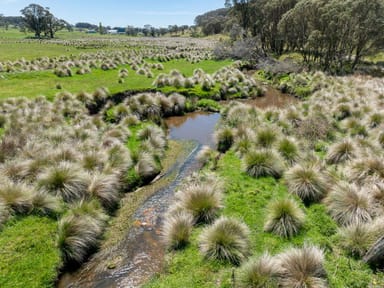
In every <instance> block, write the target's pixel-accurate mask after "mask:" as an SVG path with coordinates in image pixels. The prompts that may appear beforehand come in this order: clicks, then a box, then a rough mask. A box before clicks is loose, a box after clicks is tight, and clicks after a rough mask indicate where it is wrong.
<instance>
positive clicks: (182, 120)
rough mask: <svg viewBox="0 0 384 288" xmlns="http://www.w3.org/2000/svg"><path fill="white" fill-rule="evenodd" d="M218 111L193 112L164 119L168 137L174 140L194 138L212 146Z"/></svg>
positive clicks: (218, 116)
mask: <svg viewBox="0 0 384 288" xmlns="http://www.w3.org/2000/svg"><path fill="white" fill-rule="evenodd" d="M219 119H220V114H219V113H207V112H201V111H199V112H193V113H188V114H187V115H184V116H177V117H169V118H167V119H166V120H165V122H166V124H167V126H168V128H169V137H170V138H171V139H176V140H195V141H197V142H198V143H200V144H202V145H208V146H211V147H212V148H213V147H214V141H213V132H214V131H215V126H216V123H217V121H219Z"/></svg>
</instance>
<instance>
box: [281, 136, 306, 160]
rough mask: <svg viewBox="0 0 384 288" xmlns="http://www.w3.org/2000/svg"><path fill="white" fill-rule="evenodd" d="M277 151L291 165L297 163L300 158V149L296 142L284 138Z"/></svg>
mask: <svg viewBox="0 0 384 288" xmlns="http://www.w3.org/2000/svg"><path fill="white" fill-rule="evenodd" d="M276 148H277V151H278V152H279V153H280V155H281V156H282V157H283V158H284V159H285V161H287V162H288V163H289V164H293V163H295V162H296V161H297V160H299V158H300V153H299V147H298V144H297V143H296V141H295V140H293V139H290V138H284V139H282V140H280V141H279V142H278V143H277V147H276Z"/></svg>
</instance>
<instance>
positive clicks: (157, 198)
mask: <svg viewBox="0 0 384 288" xmlns="http://www.w3.org/2000/svg"><path fill="white" fill-rule="evenodd" d="M296 101H297V100H296V99H295V98H294V97H292V96H289V95H285V94H281V93H280V92H279V91H277V90H274V89H272V88H269V89H268V90H267V93H266V95H265V96H264V97H259V98H256V99H252V100H246V101H244V102H245V103H248V104H251V105H254V106H257V107H259V108H267V107H277V108H282V107H284V106H287V105H289V104H293V103H294V102H296ZM219 119H220V114H219V113H206V112H193V113H188V114H186V115H184V116H177V117H170V118H168V119H166V120H165V121H166V124H167V126H168V128H169V134H168V137H169V138H170V139H173V140H177V141H183V143H184V142H185V143H186V146H188V150H187V151H188V153H184V154H183V156H181V157H177V159H175V160H174V164H173V165H171V166H170V168H169V169H168V170H167V171H165V173H164V174H162V177H161V178H163V179H164V178H167V177H168V178H169V180H168V181H165V183H164V184H163V185H160V186H159V187H156V191H155V192H154V193H153V194H152V196H150V197H149V198H148V199H147V200H146V201H145V202H144V203H143V204H142V205H141V206H140V208H138V209H137V210H136V211H135V212H134V213H133V215H132V217H131V219H130V221H131V223H133V224H132V225H131V228H130V229H129V230H128V231H127V232H124V233H125V236H124V237H122V239H121V241H119V242H118V243H116V244H115V245H113V246H112V247H108V248H107V249H101V250H100V251H99V252H98V253H96V254H95V255H94V256H92V257H91V258H90V260H89V261H88V262H87V263H85V264H84V265H83V266H81V267H80V269H78V270H77V271H75V272H73V273H69V272H67V273H65V274H63V275H62V276H61V278H60V279H59V281H58V283H57V287H58V288H114V287H116V288H117V287H119V288H120V287H121V288H123V287H124V288H134V287H140V286H141V285H142V284H144V283H145V282H147V281H148V280H149V279H150V278H151V277H152V276H153V275H155V274H156V273H160V272H161V270H162V269H163V265H164V256H165V249H164V246H163V245H162V242H161V239H160V229H161V222H162V217H163V215H164V213H165V212H166V211H167V209H168V207H169V205H170V204H171V202H172V200H173V195H174V192H175V191H176V189H177V187H178V186H179V184H180V183H181V182H182V181H183V179H185V178H186V177H188V176H189V175H190V174H191V173H193V172H194V171H197V170H199V168H200V167H199V164H198V162H197V160H196V155H197V153H198V152H199V150H200V149H201V147H202V146H203V145H208V146H210V147H212V148H213V147H214V142H213V137H212V136H213V133H214V129H215V126H216V124H217V122H218V121H219ZM191 143H193V144H191ZM159 182H160V181H159ZM151 185H155V184H150V186H151Z"/></svg>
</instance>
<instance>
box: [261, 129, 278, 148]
mask: <svg viewBox="0 0 384 288" xmlns="http://www.w3.org/2000/svg"><path fill="white" fill-rule="evenodd" d="M278 135H279V133H278V132H277V131H276V129H273V128H272V127H267V128H262V129H260V130H258V131H257V132H256V144H257V145H258V146H259V147H260V148H270V147H271V146H272V145H273V144H274V143H275V142H276V140H277V138H278Z"/></svg>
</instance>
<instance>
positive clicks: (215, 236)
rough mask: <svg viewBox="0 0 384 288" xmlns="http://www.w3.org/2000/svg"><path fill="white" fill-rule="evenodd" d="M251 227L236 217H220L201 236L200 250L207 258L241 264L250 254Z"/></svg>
mask: <svg viewBox="0 0 384 288" xmlns="http://www.w3.org/2000/svg"><path fill="white" fill-rule="evenodd" d="M249 233H250V232H249V229H248V227H247V226H246V225H245V224H244V223H241V222H240V221H238V220H236V219H231V218H227V217H220V218H219V219H217V220H216V221H215V222H214V223H213V224H212V225H211V226H209V227H206V228H205V229H204V230H203V231H202V232H201V235H200V237H199V248H200V252H201V253H202V254H203V256H204V257H206V258H207V259H212V260H223V261H226V262H230V263H232V264H234V265H239V264H241V263H242V262H243V261H244V260H245V259H246V258H247V257H248V255H249V253H250V251H249Z"/></svg>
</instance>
